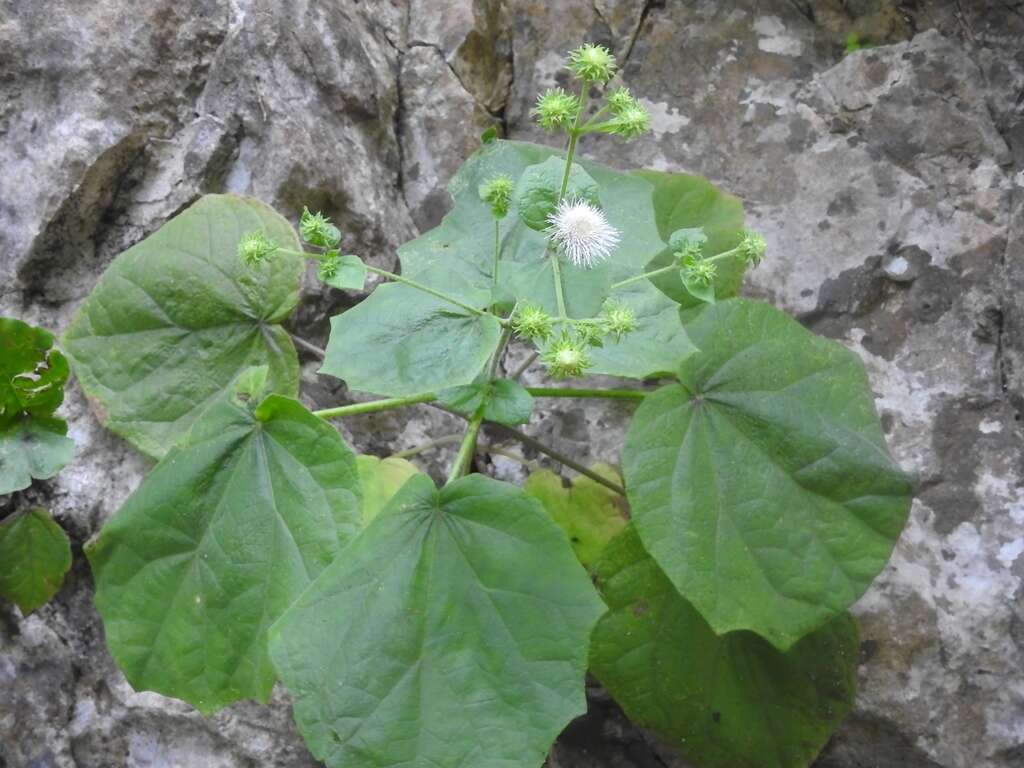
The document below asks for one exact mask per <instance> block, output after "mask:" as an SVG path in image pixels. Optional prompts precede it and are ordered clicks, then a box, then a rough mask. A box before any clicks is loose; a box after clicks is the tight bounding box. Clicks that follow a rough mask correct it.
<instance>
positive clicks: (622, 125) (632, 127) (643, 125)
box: [609, 103, 651, 139]
mask: <svg viewBox="0 0 1024 768" xmlns="http://www.w3.org/2000/svg"><path fill="white" fill-rule="evenodd" d="M609 126H610V128H611V132H612V133H615V134H616V135H618V136H621V137H622V138H624V139H635V138H636V137H637V136H640V135H641V134H644V133H647V131H648V130H650V127H651V113H650V112H648V111H647V109H646V108H644V107H643V106H641V105H640V104H639V103H634V104H633V105H631V106H628V107H626V108H625V109H623V110H622V111H621V112H619V114H618V115H616V116H615V119H613V120H610V121H609Z"/></svg>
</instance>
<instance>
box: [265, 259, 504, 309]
mask: <svg viewBox="0 0 1024 768" xmlns="http://www.w3.org/2000/svg"><path fill="white" fill-rule="evenodd" d="M277 250H278V252H280V253H289V254H291V255H293V256H301V257H303V258H305V259H310V258H312V259H319V258H320V254H316V253H308V252H306V251H295V250H292V249H291V248H278V249H277ZM365 266H366V271H367V272H373V273H374V274H377V275H381V276H382V277H386V278H388V279H389V280H394V281H395V282H396V283H404V284H405V285H408V286H409V287H410V288H415V289H416V290H418V291H423V292H424V293H428V294H430V295H431V296H433V297H434V298H437V299H440V300H441V301H447V302H448V303H449V304H452V305H454V306H456V307H459V308H461V309H464V310H466V311H467V312H469V313H471V314H474V315H479V316H480V317H494V315H492V314H491V313H490V312H485V311H484V310H482V309H477V308H476V307H473V306H470V305H469V304H466V303H465V302H462V301H459V300H458V299H456V298H455V297H454V296H449V295H448V294H447V293H444V292H443V291H437V290H435V289H433V288H431V287H430V286H427V285H424V284H423V283H418V282H416V281H415V280H410V279H409V278H408V277H402V276H401V275H396V274H395V273H394V272H388V271H387V270H386V269H380V268H379V267H374V266H371V265H369V264H366V265H365ZM495 319H496V320H497V321H498V322H500V323H501V324H502V325H505V323H506V322H507V321H505V320H504V319H502V318H500V317H498V318H495Z"/></svg>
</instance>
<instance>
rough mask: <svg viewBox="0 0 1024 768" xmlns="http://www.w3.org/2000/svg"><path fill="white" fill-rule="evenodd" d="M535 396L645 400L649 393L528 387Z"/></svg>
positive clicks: (635, 390) (623, 390)
mask: <svg viewBox="0 0 1024 768" xmlns="http://www.w3.org/2000/svg"><path fill="white" fill-rule="evenodd" d="M526 391H527V392H529V393H530V394H531V395H533V396H534V397H605V398H609V399H612V400H643V399H644V398H645V397H647V393H646V392H644V391H642V390H639V389H583V388H574V387H527V388H526Z"/></svg>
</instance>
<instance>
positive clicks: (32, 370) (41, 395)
mask: <svg viewBox="0 0 1024 768" xmlns="http://www.w3.org/2000/svg"><path fill="white" fill-rule="evenodd" d="M67 380H68V363H67V360H65V359H64V355H62V354H61V353H60V352H59V351H58V350H57V349H56V348H55V347H54V346H53V336H52V335H51V334H50V332H49V331H45V330H43V329H42V328H35V327H33V326H31V325H28V324H27V323H23V322H22V321H21V320H16V319H14V318H11V317H0V427H4V426H7V425H8V424H11V423H13V422H14V421H15V420H17V419H18V418H19V416H20V415H21V414H25V413H28V414H32V415H38V416H50V415H51V414H53V412H54V411H55V410H57V408H58V407H59V406H60V404H61V403H62V402H64V384H65V383H66V382H67Z"/></svg>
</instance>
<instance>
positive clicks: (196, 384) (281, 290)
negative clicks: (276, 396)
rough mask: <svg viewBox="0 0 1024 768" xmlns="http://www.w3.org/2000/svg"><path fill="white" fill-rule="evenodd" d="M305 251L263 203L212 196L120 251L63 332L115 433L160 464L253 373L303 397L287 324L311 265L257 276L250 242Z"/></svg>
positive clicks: (271, 267) (276, 263)
mask: <svg viewBox="0 0 1024 768" xmlns="http://www.w3.org/2000/svg"><path fill="white" fill-rule="evenodd" d="M254 230H260V231H262V232H264V233H265V234H266V236H267V237H269V238H270V239H271V240H273V241H274V242H275V243H277V245H279V246H281V247H283V248H291V249H294V250H298V249H299V248H300V247H301V246H300V243H299V240H298V238H297V237H296V235H295V232H294V230H293V229H292V228H291V226H290V225H289V224H288V222H287V221H285V220H284V219H283V218H281V217H280V216H278V215H277V214H276V213H274V211H272V210H271V209H270V208H268V207H267V206H265V205H264V204H263V203H261V202H259V201H258V200H255V199H252V198H247V197H239V196H236V195H206V196H205V197H202V198H200V199H199V201H198V202H196V203H195V204H194V205H192V206H191V207H190V208H188V209H187V210H186V211H185V212H184V213H181V214H179V215H178V216H176V217H175V218H173V219H171V220H170V221H169V222H167V223H166V224H165V225H164V226H163V227H161V228H160V229H159V230H157V232H155V233H154V234H152V235H150V236H149V237H147V238H146V239H145V240H143V241H142V242H141V243H139V244H137V245H135V246H133V247H131V248H129V249H128V250H127V251H125V252H124V253H122V254H121V255H120V256H118V257H117V258H116V259H114V261H113V263H112V264H111V265H110V266H109V267H108V268H107V270H106V272H104V273H103V276H102V277H100V280H99V282H98V283H97V284H96V287H95V288H93V291H92V293H91V294H89V297H88V298H87V299H86V301H85V303H84V304H83V305H82V308H81V310H80V311H79V313H78V315H77V316H76V318H75V320H74V322H73V323H72V324H71V327H70V328H69V329H68V330H67V332H66V333H65V334H64V346H65V349H66V350H67V353H68V356H69V357H70V358H71V363H72V366H73V368H74V371H75V374H76V375H77V376H78V378H79V381H80V382H81V384H82V388H83V389H84V390H85V393H86V394H87V395H88V396H89V397H90V398H91V399H92V400H93V402H94V405H95V406H96V408H95V410H96V411H97V412H98V413H99V414H101V419H102V421H103V422H104V423H105V424H106V426H107V427H109V428H110V429H111V430H113V431H114V432H116V433H117V434H119V435H122V436H123V437H125V438H126V439H127V440H128V441H129V442H131V443H132V444H133V445H134V446H136V447H137V448H138V449H139V450H141V451H143V452H145V453H147V454H149V455H151V456H154V457H160V456H163V455H164V453H166V452H167V450H168V448H169V447H170V446H171V445H172V444H173V443H174V441H175V440H176V439H177V438H178V437H179V436H180V435H181V434H183V433H184V432H185V431H186V430H187V429H188V427H189V426H190V425H191V424H192V422H193V421H194V420H195V418H196V416H197V415H198V414H199V412H200V411H202V410H203V408H205V407H206V406H207V405H208V404H209V403H210V402H212V401H213V400H215V399H216V398H217V397H218V396H219V395H220V394H221V393H223V392H224V391H225V390H226V389H228V388H229V387H230V385H231V384H232V382H233V381H234V380H235V378H236V377H237V376H238V374H239V372H241V371H243V370H245V369H246V368H248V367H249V366H252V365H267V366H269V372H270V382H271V387H272V389H273V390H274V391H275V392H278V393H280V394H284V395H289V396H296V395H297V394H298V380H299V379H298V377H299V367H298V358H297V357H296V354H295V349H294V347H293V346H292V342H291V339H290V338H289V337H288V334H287V332H286V331H285V330H284V329H283V328H282V327H281V325H280V323H281V322H282V321H283V320H284V319H285V318H286V317H288V315H289V314H290V313H291V311H292V309H293V308H294V307H295V304H296V302H297V301H298V296H299V294H298V289H299V280H300V277H301V275H302V271H303V268H304V267H303V260H302V259H301V258H300V257H298V256H292V255H285V254H281V253H277V254H275V255H274V256H273V257H272V258H269V259H266V260H264V261H263V262H262V263H260V264H259V265H258V266H254V267H249V266H246V265H245V264H243V263H242V261H241V259H239V258H238V254H237V246H238V242H239V240H241V238H242V236H243V235H245V234H247V233H249V232H252V231H254Z"/></svg>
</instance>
